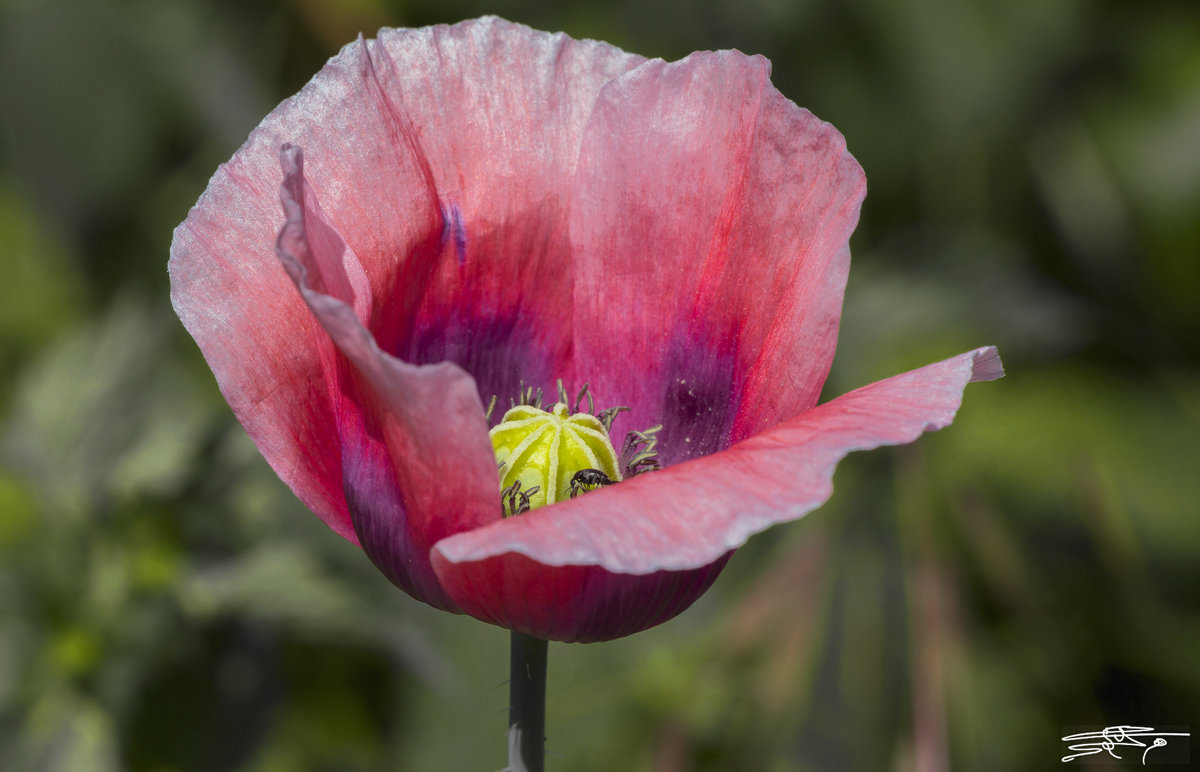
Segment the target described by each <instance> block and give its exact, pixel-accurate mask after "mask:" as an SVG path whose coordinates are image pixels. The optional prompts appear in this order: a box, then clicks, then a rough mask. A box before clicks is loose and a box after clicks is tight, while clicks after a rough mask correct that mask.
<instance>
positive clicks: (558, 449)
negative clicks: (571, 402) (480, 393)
mask: <svg viewBox="0 0 1200 772" xmlns="http://www.w3.org/2000/svg"><path fill="white" fill-rule="evenodd" d="M489 434H490V436H491V438H492V449H493V450H495V452H496V462H497V463H498V464H499V465H500V488H501V490H506V489H508V488H510V487H511V486H513V485H514V484H515V483H520V485H519V486H517V488H516V489H515V490H514V491H513V492H514V493H517V494H518V495H520V494H519V492H520V491H522V490H523V491H524V496H525V497H527V503H528V508H529V509H534V508H536V507H542V506H545V505H547V504H553V503H555V502H556V501H562V500H563V499H565V498H568V497H569V496H571V495H572V486H575V487H576V488H578V487H579V486H581V485H588V486H594V485H599V484H606V483H607V482H617V481H619V480H620V479H621V473H620V471H618V469H617V451H616V450H615V449H614V448H613V444H612V440H610V439H609V437H608V432H607V431H606V430H605V428H604V424H602V423H601V422H600V419H599V418H597V417H596V416H594V415H590V414H588V413H573V414H569V413H568V407H567V405H566V404H565V403H563V402H559V403H557V404H555V405H554V406H553V407H552V408H550V410H549V411H546V410H541V409H539V408H536V407H534V406H533V405H517V406H516V407H514V408H512V409H511V410H509V411H508V412H507V413H505V414H504V418H503V419H501V421H500V423H499V424H497V425H496V427H495V428H494V429H492V430H491V432H489ZM585 470H589V471H596V472H599V473H601V474H603V477H601V476H600V474H596V475H586V474H585V475H583V476H581V478H580V479H579V480H576V479H575V476H576V474H578V473H580V472H584V471H585ZM519 501H520V499H518V502H519ZM505 503H506V504H508V502H505ZM519 508H520V507H519V506H518V507H516V508H512V507H507V506H506V514H518V512H517V511H516V509H519Z"/></svg>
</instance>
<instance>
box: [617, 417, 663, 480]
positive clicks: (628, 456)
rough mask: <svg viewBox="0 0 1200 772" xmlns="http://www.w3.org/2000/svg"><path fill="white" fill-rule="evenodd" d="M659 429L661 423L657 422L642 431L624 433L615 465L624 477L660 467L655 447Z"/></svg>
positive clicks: (634, 475) (660, 428)
mask: <svg viewBox="0 0 1200 772" xmlns="http://www.w3.org/2000/svg"><path fill="white" fill-rule="evenodd" d="M661 430H662V424H659V425H658V426H655V427H653V428H650V429H647V430H646V431H644V432H630V433H629V434H626V435H625V444H624V445H623V446H622V447H621V455H620V457H619V458H618V459H617V466H618V467H619V468H620V470H621V475H622V476H623V477H624V478H625V479H629V478H630V477H636V476H637V475H639V474H644V473H646V472H653V471H655V470H657V469H662V464H660V463H658V451H657V450H656V449H655V448H656V447H657V445H658V433H659V432H660V431H661Z"/></svg>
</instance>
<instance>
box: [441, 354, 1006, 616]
mask: <svg viewBox="0 0 1200 772" xmlns="http://www.w3.org/2000/svg"><path fill="white" fill-rule="evenodd" d="M1002 375H1003V369H1002V367H1001V363H1000V358H999V355H998V354H997V353H996V350H995V349H994V348H992V347H985V348H980V349H976V350H974V351H970V352H967V353H965V354H961V355H959V356H957V357H953V358H951V359H947V360H945V361H943V362H939V363H937V364H932V365H928V366H926V367H923V368H920V369H918V370H913V371H910V372H908V373H904V374H902V375H898V376H894V377H892V378H888V379H886V380H883V381H879V382H877V383H873V384H871V385H869V386H865V387H863V388H860V389H858V390H856V391H853V392H850V393H848V394H845V395H843V396H841V397H838V398H837V399H834V400H832V401H830V402H827V403H825V404H823V405H819V406H817V407H815V408H812V409H811V410H808V411H806V412H804V413H802V414H800V415H799V416H797V417H796V418H794V419H792V420H790V421H786V422H784V423H782V424H780V425H778V426H776V427H774V428H773V429H770V430H768V431H766V432H764V433H762V434H760V435H757V436H755V437H751V438H749V439H747V440H744V441H742V442H740V443H738V444H737V445H734V446H733V447H731V448H729V449H728V450H726V451H724V452H721V453H717V454H714V455H711V456H705V457H703V458H699V459H694V460H692V461H689V462H686V463H682V464H678V465H676V466H673V467H670V468H667V469H663V470H661V471H658V472H652V473H650V474H645V475H640V476H638V477H635V478H633V479H631V480H628V481H626V482H623V483H621V484H619V485H614V486H612V487H609V488H602V489H600V490H597V491H594V492H592V493H589V494H587V495H585V496H582V497H580V498H577V499H573V500H571V501H568V502H564V503H562V504H557V505H555V506H552V507H546V508H543V509H538V510H534V511H532V512H528V513H526V514H523V515H521V516H519V517H513V518H508V519H505V520H502V521H500V522H498V523H495V524H493V525H490V526H487V527H484V528H480V529H477V530H474V531H470V532H466V533H461V534H458V535H456V536H453V537H450V538H448V539H445V540H443V541H441V542H438V544H437V545H436V546H435V547H434V557H433V563H434V569H435V571H436V572H437V575H438V578H439V579H440V581H441V582H442V586H443V588H445V590H446V592H447V593H449V595H450V596H451V597H452V598H454V599H455V600H456V601H457V602H458V603H459V605H460V606H461V608H462V609H463V610H464V611H466V612H467V613H468V614H471V615H472V616H475V617H478V618H479V619H483V620H485V621H489V622H495V623H497V624H504V625H505V626H509V627H512V628H514V629H517V630H521V631H529V632H531V633H533V632H534V631H535V630H544V629H545V628H546V627H552V628H553V629H554V632H555V633H556V635H558V636H560V637H561V638H562V639H564V640H574V634H575V631H574V630H573V629H571V627H570V625H571V624H572V622H573V620H579V619H584V620H587V619H595V618H598V617H602V616H603V613H602V609H601V610H596V609H586V608H573V609H570V610H565V609H564V610H562V611H561V613H562V614H563V616H564V619H563V620H561V621H558V620H553V621H552V622H551V623H548V622H547V621H546V620H545V616H546V612H545V611H538V610H537V609H532V610H531V609H529V608H528V607H527V604H526V602H525V600H524V599H523V598H524V595H523V593H522V592H521V588H524V590H525V591H526V592H528V593H529V594H530V597H537V594H536V593H538V592H540V593H543V594H553V591H550V590H545V589H542V590H538V589H537V588H545V587H553V586H554V583H555V582H556V581H558V579H557V577H558V576H560V573H559V572H560V570H561V569H560V568H559V567H561V566H579V567H590V568H594V569H596V571H595V573H594V574H592V575H591V576H589V577H588V579H587V581H589V582H592V583H594V585H595V586H593V587H592V589H591V592H590V593H589V594H588V595H587V596H586V598H585V599H589V598H590V599H600V600H599V601H598V602H600V603H603V602H604V599H606V597H607V596H606V593H605V589H604V586H603V583H604V582H610V583H614V584H613V585H612V586H614V587H617V586H620V585H621V584H622V583H626V584H627V583H630V582H634V580H632V579H630V578H629V577H628V576H627V575H629V574H633V575H644V576H646V577H648V578H646V579H645V581H643V583H642V584H641V589H640V591H641V592H651V593H652V592H653V589H654V587H655V586H656V585H657V584H658V583H659V582H662V581H665V580H666V579H665V577H668V576H670V575H671V574H672V573H673V572H685V573H686V572H695V571H696V570H697V569H700V568H703V567H704V566H707V565H709V564H711V563H714V562H715V561H719V560H721V559H722V557H723V556H725V555H726V554H728V553H729V552H730V551H731V550H734V549H736V548H737V547H739V546H741V545H742V544H743V543H745V541H746V540H747V539H748V538H749V537H750V536H751V535H752V534H755V533H758V532H759V531H762V530H764V529H766V528H768V527H769V526H771V525H773V524H775V523H779V522H783V521H787V520H795V519H797V518H799V517H802V516H803V515H805V514H807V513H808V512H810V511H812V510H813V509H815V508H816V507H817V506H819V505H820V504H821V503H822V502H824V501H825V500H826V499H828V498H829V496H830V495H831V494H832V492H833V472H834V468H835V467H836V465H837V462H838V461H840V460H841V459H842V458H843V457H845V456H846V454H847V453H850V452H851V451H854V450H868V449H871V448H876V447H879V446H881V445H895V444H902V443H907V442H911V441H913V440H914V439H916V438H917V437H918V436H919V435H920V434H921V433H922V432H925V431H932V430H936V429H940V428H942V427H944V426H947V425H949V424H950V423H951V422H952V421H953V419H954V415H955V413H956V412H957V410H958V407H959V405H960V403H961V401H962V392H963V389H964V387H965V386H966V385H967V384H968V383H970V382H972V381H979V380H993V379H995V378H999V377H1001V376H1002ZM606 577H611V578H606ZM655 577H657V578H655ZM696 597H699V593H697V594H696V595H695V596H693V597H691V599H690V600H686V602H682V600H681V602H679V603H676V604H674V605H673V606H672V607H678V608H679V609H680V610H682V608H686V606H687V605H688V604H690V602H691V601H693V600H695V598H696ZM500 620H503V621H500ZM659 621H661V620H659ZM553 622H557V624H554V623H553ZM617 629H618V625H614V627H613V628H612V630H613V631H615V630H617ZM620 629H621V630H622V632H621V634H627V633H625V632H623V631H624V628H623V627H621V628H620ZM591 632H592V633H593V634H594V633H595V630H592V631H591ZM595 639H599V638H595Z"/></svg>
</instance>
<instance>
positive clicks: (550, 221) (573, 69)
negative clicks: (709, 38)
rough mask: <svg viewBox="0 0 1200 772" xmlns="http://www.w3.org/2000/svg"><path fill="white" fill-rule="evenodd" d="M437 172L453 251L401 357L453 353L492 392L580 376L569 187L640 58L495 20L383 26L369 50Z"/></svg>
mask: <svg viewBox="0 0 1200 772" xmlns="http://www.w3.org/2000/svg"><path fill="white" fill-rule="evenodd" d="M369 45H370V50H371V52H372V60H373V61H374V62H375V70H376V73H377V74H378V77H379V79H380V82H381V83H382V84H383V86H384V89H385V91H386V92H387V93H388V94H390V95H391V97H392V98H393V99H394V100H395V101H396V103H397V104H400V105H402V106H403V110H404V113H405V114H406V115H407V116H408V117H409V119H410V120H411V122H412V125H413V126H415V127H417V128H416V129H415V132H416V139H417V142H418V143H419V145H420V147H421V149H422V153H423V155H424V156H425V157H426V158H428V160H429V166H430V168H431V169H432V170H433V172H432V173H433V177H434V185H435V187H436V189H437V191H438V196H439V199H440V201H441V206H442V208H443V213H444V217H445V226H444V234H445V236H444V238H445V240H446V242H447V245H448V246H447V250H448V251H447V257H446V258H445V259H443V260H442V261H441V262H440V263H439V264H438V266H437V269H436V271H434V272H433V274H432V275H431V276H430V278H429V281H428V282H427V283H426V285H425V286H423V298H422V302H421V305H420V310H419V314H418V318H417V320H416V322H415V326H414V329H413V333H412V335H411V336H410V337H409V338H407V339H406V340H403V341H401V342H400V343H399V346H398V347H397V348H396V349H394V350H392V351H391V353H394V354H396V355H397V356H399V357H400V358H402V359H404V360H405V361H409V362H414V363H418V364H420V363H427V362H438V361H451V362H455V363H457V364H459V365H460V366H462V367H463V368H464V369H465V370H466V371H467V372H469V373H470V374H471V375H472V376H473V377H474V378H475V379H476V381H477V382H478V384H479V388H480V392H481V393H482V394H483V395H484V396H489V395H491V394H496V395H498V396H500V397H501V398H502V399H508V398H509V397H513V396H515V395H516V394H517V392H518V387H519V385H520V384H521V383H522V382H524V384H525V385H529V384H533V385H535V386H541V387H544V388H550V387H553V385H554V382H555V379H556V378H560V377H561V378H564V379H567V380H568V381H570V380H571V378H572V375H573V372H572V371H573V366H572V362H571V346H572V337H571V325H570V320H571V315H572V294H571V284H572V281H573V279H572V260H573V258H572V255H571V251H570V248H569V244H568V241H567V235H566V234H567V226H566V221H567V213H568V200H569V194H570V189H569V183H568V181H569V180H570V179H571V176H572V174H573V171H574V166H575V163H576V159H577V158H578V155H579V145H580V141H581V138H582V135H583V130H584V126H585V124H586V121H587V118H588V115H589V114H590V111H591V107H592V104H593V103H594V101H595V99H596V95H597V94H598V93H599V91H600V89H601V88H602V87H603V85H604V84H605V83H607V82H608V81H610V80H612V79H613V78H614V77H617V76H619V75H620V74H622V73H624V72H625V71H627V70H629V69H631V68H633V67H636V66H637V65H638V64H640V63H641V62H642V61H644V59H643V58H642V57H640V56H636V55H633V54H627V53H625V52H624V51H621V50H620V49H617V48H614V47H613V46H610V45H608V44H605V43H599V42H596V41H590V40H572V39H571V38H569V37H567V36H566V35H564V34H561V33H558V34H550V33H545V32H538V31H535V30H532V29H530V28H528V27H525V26H522V25H518V24H513V23H511V22H507V21H504V20H503V19H498V18H495V17H488V18H484V19H478V20H474V21H470V22H463V23H461V24H456V25H454V26H450V27H446V26H436V27H426V28H422V29H402V30H381V31H380V33H379V38H378V40H377V41H373V42H371V43H370V44H369Z"/></svg>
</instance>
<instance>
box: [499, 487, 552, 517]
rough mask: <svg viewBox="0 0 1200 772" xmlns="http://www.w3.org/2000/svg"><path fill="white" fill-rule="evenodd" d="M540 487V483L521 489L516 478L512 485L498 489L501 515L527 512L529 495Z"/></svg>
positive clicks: (509, 515)
mask: <svg viewBox="0 0 1200 772" xmlns="http://www.w3.org/2000/svg"><path fill="white" fill-rule="evenodd" d="M541 489H542V488H541V486H540V485H535V486H533V487H532V488H527V489H526V490H521V481H520V480H517V481H515V482H514V483H513V484H512V485H510V486H508V487H507V488H505V489H504V490H502V491H500V509H501V510H502V511H503V516H504V517H512V516H514V515H522V514H524V513H526V512H528V511H529V507H530V504H529V497H530V496H532V495H533V494H535V493H537V492H538V491H540V490H541Z"/></svg>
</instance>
